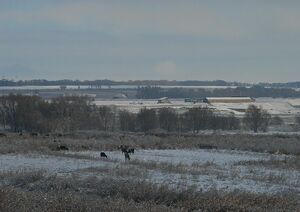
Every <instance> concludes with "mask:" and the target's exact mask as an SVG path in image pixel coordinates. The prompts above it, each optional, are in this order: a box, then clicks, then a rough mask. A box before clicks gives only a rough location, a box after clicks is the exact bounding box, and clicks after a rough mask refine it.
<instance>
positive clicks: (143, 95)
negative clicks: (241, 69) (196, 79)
mask: <svg viewBox="0 0 300 212" xmlns="http://www.w3.org/2000/svg"><path fill="white" fill-rule="evenodd" d="M224 96H226V97H241V96H248V97H253V98H258V97H272V98H288V97H292V98H295V97H300V91H296V90H294V89H290V88H265V87H262V86H258V85H257V86H252V87H249V88H247V87H237V88H224V89H204V88H197V89H191V88H161V87H155V86H146V87H139V88H138V89H137V94H136V97H137V98H139V99H157V98H161V97H169V98H204V97H224Z"/></svg>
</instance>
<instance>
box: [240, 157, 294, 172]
mask: <svg viewBox="0 0 300 212" xmlns="http://www.w3.org/2000/svg"><path fill="white" fill-rule="evenodd" d="M234 165H237V166H238V165H243V166H263V167H266V168H272V169H286V170H297V171H300V156H293V157H285V158H284V159H278V158H276V157H271V158H270V159H269V160H251V161H240V162H237V163H235V164H234Z"/></svg>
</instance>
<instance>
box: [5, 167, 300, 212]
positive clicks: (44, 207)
mask: <svg viewBox="0 0 300 212" xmlns="http://www.w3.org/2000/svg"><path fill="white" fill-rule="evenodd" d="M2 175H3V173H2ZM14 175H15V174H14V173H6V174H5V176H6V177H9V178H19V177H20V176H21V175H20V173H18V174H17V175H18V177H16V176H14ZM26 175H28V176H26ZM32 175H38V176H42V177H38V178H36V179H35V180H34V181H32V180H29V179H30V176H32ZM22 176H23V178H24V179H27V180H29V181H28V182H27V183H23V184H22V186H20V184H15V183H13V181H11V182H12V183H8V184H6V185H5V186H1V187H0V211H194V210H198V211H299V210H300V203H299V198H298V195H296V194H293V193H285V194H277V195H273V196H267V195H261V194H249V193H241V192H231V193H223V192H217V191H215V190H211V191H209V192H198V191H195V190H194V189H192V188H189V189H186V190H182V191H176V190H173V189H170V188H169V187H167V186H159V185H155V184H151V183H147V182H145V181H143V180H140V181H133V180H124V179H123V180H122V179H108V178H105V179H101V180H99V179H97V178H96V177H90V178H86V179H81V180H80V179H78V178H72V177H68V178H63V177H57V176H47V175H44V174H43V175H40V174H34V173H30V172H23V173H22ZM2 180H3V179H1V181H2Z"/></svg>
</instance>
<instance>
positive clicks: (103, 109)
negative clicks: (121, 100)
mask: <svg viewBox="0 0 300 212" xmlns="http://www.w3.org/2000/svg"><path fill="white" fill-rule="evenodd" d="M270 120H271V116H270V114H268V113H267V112H266V111H265V110H263V109H262V108H257V107H256V106H254V105H252V107H249V109H248V110H247V112H246V115H245V117H244V119H243V120H242V121H241V120H240V119H238V118H237V117H235V116H234V115H224V114H220V113H218V112H217V111H214V110H213V109H210V108H207V107H194V108H190V109H187V110H186V111H185V112H183V113H177V112H176V111H175V110H174V109H172V108H161V109H147V108H142V109H141V110H140V111H139V112H138V113H137V114H135V113H131V112H129V111H126V110H116V109H114V107H109V106H100V107H98V106H96V105H94V104H91V102H90V101H89V100H88V99H87V98H84V97H59V98H56V99H52V100H51V101H45V100H42V99H41V98H40V97H37V96H22V95H12V94H11V95H8V96H2V97H0V126H2V127H3V129H4V130H10V131H13V132H38V133H70V132H73V131H77V130H102V131H123V132H145V133H146V132H151V131H153V130H164V131H166V132H177V133H181V132H194V133H197V132H199V131H200V130H238V129H241V128H242V127H247V128H248V129H250V130H253V131H254V132H257V131H259V130H262V131H266V130H267V128H268V125H269V123H270ZM242 124H243V125H242Z"/></svg>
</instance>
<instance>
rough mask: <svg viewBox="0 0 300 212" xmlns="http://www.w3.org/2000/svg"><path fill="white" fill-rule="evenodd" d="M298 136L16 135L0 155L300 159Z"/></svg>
mask: <svg viewBox="0 0 300 212" xmlns="http://www.w3.org/2000/svg"><path fill="white" fill-rule="evenodd" d="M299 142H300V136H299V135H283V134H277V135H276V134H275V135H251V134H249V135H247V134H233V135H230V134H229V135H223V134H207V135H191V134H188V135H181V136H178V135H177V134H176V133H175V134H164V133H163V134H148V135H145V134H138V133H134V134H118V133H103V132H102V133H101V132H82V133H75V134H66V135H63V136H62V137H57V135H56V134H53V135H52V134H51V135H50V136H44V135H39V136H31V135H30V134H24V135H22V136H19V135H18V134H15V133H10V134H7V136H6V137H0V153H2V154H6V153H26V152H57V151H58V150H57V146H59V145H65V146H67V147H68V148H69V150H71V151H83V150H96V151H100V150H101V151H102V150H117V149H118V147H119V146H120V145H124V144H126V145H129V146H133V147H135V148H136V149H229V150H246V151H253V152H269V153H277V154H294V155H300V146H299Z"/></svg>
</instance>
